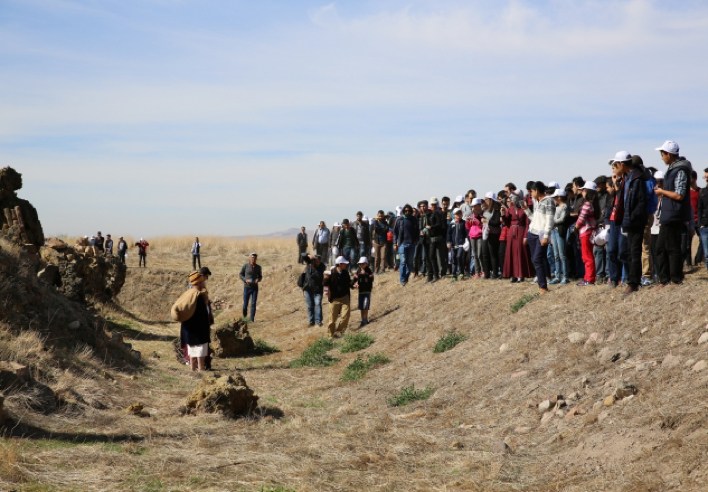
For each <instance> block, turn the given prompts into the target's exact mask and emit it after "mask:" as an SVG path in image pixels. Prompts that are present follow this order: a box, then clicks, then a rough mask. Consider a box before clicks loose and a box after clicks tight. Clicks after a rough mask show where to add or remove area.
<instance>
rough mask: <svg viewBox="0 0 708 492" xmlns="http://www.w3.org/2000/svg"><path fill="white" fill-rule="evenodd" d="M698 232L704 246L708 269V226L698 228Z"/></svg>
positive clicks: (707, 267)
mask: <svg viewBox="0 0 708 492" xmlns="http://www.w3.org/2000/svg"><path fill="white" fill-rule="evenodd" d="M698 234H699V235H700V237H701V246H703V261H705V263H706V269H708V227H701V228H700V229H698Z"/></svg>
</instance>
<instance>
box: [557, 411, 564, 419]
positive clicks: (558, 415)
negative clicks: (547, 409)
mask: <svg viewBox="0 0 708 492" xmlns="http://www.w3.org/2000/svg"><path fill="white" fill-rule="evenodd" d="M555 415H556V417H560V418H563V417H565V411H564V410H560V409H559V410H556V411H555Z"/></svg>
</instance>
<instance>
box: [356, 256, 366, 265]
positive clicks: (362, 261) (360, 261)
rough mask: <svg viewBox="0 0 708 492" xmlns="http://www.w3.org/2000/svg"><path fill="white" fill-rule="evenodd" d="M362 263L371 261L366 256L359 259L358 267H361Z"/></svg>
mask: <svg viewBox="0 0 708 492" xmlns="http://www.w3.org/2000/svg"><path fill="white" fill-rule="evenodd" d="M362 263H369V259H368V258H367V257H366V256H362V257H361V258H359V261H357V265H361V264H362Z"/></svg>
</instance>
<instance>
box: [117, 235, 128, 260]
mask: <svg viewBox="0 0 708 492" xmlns="http://www.w3.org/2000/svg"><path fill="white" fill-rule="evenodd" d="M127 253H128V243H126V242H125V239H123V236H121V237H120V239H118V258H120V262H121V263H122V264H124V265H125V255H126V254H127Z"/></svg>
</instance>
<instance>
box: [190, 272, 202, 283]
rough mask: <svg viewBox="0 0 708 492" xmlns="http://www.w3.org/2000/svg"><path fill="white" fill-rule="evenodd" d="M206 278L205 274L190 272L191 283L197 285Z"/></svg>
mask: <svg viewBox="0 0 708 492" xmlns="http://www.w3.org/2000/svg"><path fill="white" fill-rule="evenodd" d="M205 280H206V279H205V278H204V275H202V274H201V273H199V272H192V273H190V274H189V283H190V284H191V285H197V284H199V283H201V282H204V281H205Z"/></svg>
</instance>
